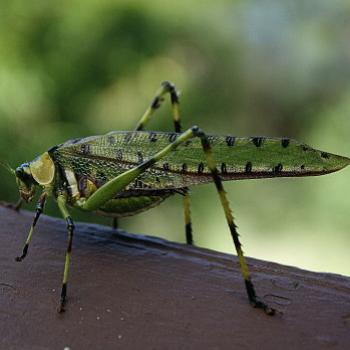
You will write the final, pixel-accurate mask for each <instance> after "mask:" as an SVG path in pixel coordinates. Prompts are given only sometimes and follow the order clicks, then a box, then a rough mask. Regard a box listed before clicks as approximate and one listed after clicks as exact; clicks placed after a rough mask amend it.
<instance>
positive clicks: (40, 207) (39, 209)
mask: <svg viewBox="0 0 350 350" xmlns="http://www.w3.org/2000/svg"><path fill="white" fill-rule="evenodd" d="M46 198H47V193H46V192H44V193H42V194H41V196H40V198H39V200H38V203H37V205H36V210H35V216H34V220H33V223H32V226H31V227H30V230H29V233H28V236H27V239H26V242H25V244H24V247H23V251H22V255H21V256H17V257H16V261H22V260H23V259H24V258H25V257H26V255H27V253H28V248H29V243H30V241H31V239H32V236H33V232H34V227H35V225H36V223H37V222H38V220H39V217H40V215H41V213H42V212H43V210H44V205H45V201H46ZM20 202H21V203H22V201H20ZM18 203H19V202H18ZM18 203H17V204H18ZM18 205H19V204H18ZM19 206H20V205H19ZM14 209H15V208H14ZM18 209H19V208H18ZM18 209H16V210H18Z"/></svg>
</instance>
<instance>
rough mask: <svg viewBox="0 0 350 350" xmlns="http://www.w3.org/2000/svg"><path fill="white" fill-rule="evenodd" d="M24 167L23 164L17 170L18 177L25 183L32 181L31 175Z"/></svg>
mask: <svg viewBox="0 0 350 350" xmlns="http://www.w3.org/2000/svg"><path fill="white" fill-rule="evenodd" d="M24 166H25V165H24V164H23V165H21V166H19V167H18V168H17V169H16V176H17V177H18V178H19V179H21V180H23V181H26V180H30V175H29V174H28V173H27V172H26V171H25V169H24Z"/></svg>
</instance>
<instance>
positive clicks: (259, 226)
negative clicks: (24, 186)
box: [0, 0, 350, 274]
mask: <svg viewBox="0 0 350 350" xmlns="http://www.w3.org/2000/svg"><path fill="white" fill-rule="evenodd" d="M349 32H350V3H349V2H348V1H346V0H337V1H332V2H330V1H326V0H317V1H316V0H310V1H307V2H304V1H301V0H298V1H293V2H280V1H277V0H270V1H267V0H266V1H258V0H251V1H238V0H237V1H229V0H218V1H215V2H213V1H208V0H205V1H201V2H198V1H194V0H187V1H177V2H174V1H161V0H157V1H145V0H144V1H141V0H139V1H136V0H119V1H112V0H100V1H98V0H85V1H58V0H52V1H42V0H36V1H31V2H24V1H21V0H11V1H9V0H7V1H6V0H5V1H1V4H0V158H1V159H6V160H8V161H9V162H10V163H11V164H12V165H13V166H15V165H17V164H20V163H22V162H24V161H26V160H31V159H33V158H34V157H35V156H36V155H38V154H40V153H42V152H43V151H44V150H46V149H48V148H49V147H51V146H52V145H54V144H57V143H60V142H62V141H65V140H67V139H69V138H74V137H80V136H86V135H91V134H100V133H105V132H108V131H110V130H113V129H114V130H129V129H132V128H133V126H134V125H135V123H136V122H137V120H138V118H139V117H140V115H141V114H142V112H143V111H144V109H145V108H146V106H147V104H148V103H149V101H150V99H151V97H152V96H153V93H154V91H155V90H156V89H157V87H158V85H159V83H160V82H161V81H163V80H165V79H167V80H172V81H174V82H175V83H176V84H177V85H178V87H179V89H180V90H181V91H182V92H183V94H182V96H181V98H182V100H181V107H182V114H183V124H184V126H185V127H188V126H190V125H193V124H198V125H200V126H201V127H202V128H203V129H204V130H207V131H209V132H211V133H218V134H227V133H231V134H232V133H233V134H237V135H266V136H289V137H292V138H296V139H298V140H300V141H303V142H307V143H309V144H311V145H312V146H315V147H316V148H320V149H323V150H326V151H330V152H334V153H340V154H343V155H348V156H349V155H350V139H349V137H348V133H349V126H350V119H349V112H350V79H349V78H350V65H349V59H350V41H349ZM169 116H170V113H169V106H168V104H166V105H165V107H164V108H163V109H162V111H160V113H159V115H158V116H157V117H156V118H155V119H154V120H153V121H152V123H151V125H150V128H152V129H155V130H170V129H171V127H172V125H171V119H170V117H169ZM1 174H2V175H1V180H2V181H1V183H0V194H1V199H3V200H7V201H15V200H16V198H17V191H16V186H15V183H14V181H13V178H12V177H11V176H10V175H9V174H8V173H6V172H5V171H4V170H1ZM349 179H350V170H344V171H343V172H341V173H339V174H334V175H330V176H327V177H321V178H308V179H279V180H259V181H258V180H256V181H255V180H254V181H245V182H244V181H240V182H235V183H228V184H227V189H228V192H229V196H230V198H231V199H232V203H233V208H234V213H235V214H236V217H237V221H238V225H239V229H240V232H241V233H242V241H243V243H244V245H245V247H246V252H247V254H248V255H250V256H255V257H260V258H263V259H268V260H275V261H280V262H284V263H289V264H293V265H297V266H300V267H305V268H309V269H315V270H323V271H334V272H340V273H346V274H350V260H349V255H348V252H347V247H348V246H349V243H350V235H349V227H350V220H349V216H348V209H349V207H350V202H349V199H348V193H349V191H350V186H349V183H350V181H349ZM192 208H193V209H192V212H193V216H194V229H195V234H196V235H195V238H196V242H197V244H198V245H201V246H207V247H211V248H214V249H219V250H224V251H228V252H232V251H233V249H232V244H231V241H230V237H229V233H228V230H227V229H226V226H225V222H224V216H223V214H222V210H221V208H220V207H219V205H218V201H217V198H216V197H215V191H214V189H213V188H212V187H211V186H207V185H206V186H202V187H199V188H198V189H194V191H193V201H192ZM48 213H49V214H51V215H57V214H58V213H57V211H56V210H55V206H54V205H53V204H51V205H49V208H48ZM74 217H76V218H78V219H80V220H90V221H98V220H100V221H101V220H102V219H96V220H95V218H93V217H92V216H91V215H84V214H80V213H78V212H76V211H74ZM181 217H182V211H181V198H174V199H172V200H169V201H168V202H167V203H165V204H164V205H162V206H160V207H158V208H156V209H153V210H152V211H150V212H146V213H144V214H141V215H139V216H135V217H132V218H128V219H125V220H123V221H122V222H121V225H122V227H123V228H126V229H128V230H130V231H134V232H143V233H149V234H158V235H160V236H163V237H166V238H170V239H173V240H179V241H183V233H182V230H183V228H182V222H181V220H180V219H181ZM103 222H106V220H104V221H103Z"/></svg>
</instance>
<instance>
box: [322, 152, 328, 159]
mask: <svg viewBox="0 0 350 350" xmlns="http://www.w3.org/2000/svg"><path fill="white" fill-rule="evenodd" d="M321 157H322V158H325V159H328V158H329V154H328V153H327V152H321Z"/></svg>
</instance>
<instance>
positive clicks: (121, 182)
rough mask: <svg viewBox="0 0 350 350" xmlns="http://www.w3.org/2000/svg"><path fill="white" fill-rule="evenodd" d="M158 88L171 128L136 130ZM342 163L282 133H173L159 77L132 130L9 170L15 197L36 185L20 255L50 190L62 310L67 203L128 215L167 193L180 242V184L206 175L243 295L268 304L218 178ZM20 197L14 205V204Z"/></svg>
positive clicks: (59, 149) (319, 169) (156, 103)
mask: <svg viewBox="0 0 350 350" xmlns="http://www.w3.org/2000/svg"><path fill="white" fill-rule="evenodd" d="M166 94H169V95H170V98H171V103H172V115H173V121H174V126H175V132H170V133H169V132H158V131H151V132H149V131H142V130H143V129H144V126H145V125H146V124H147V122H148V121H149V120H150V119H151V116H152V115H153V113H154V112H155V110H156V109H158V108H159V107H160V105H161V103H162V101H163V100H164V96H165V95H166ZM349 164H350V159H349V158H346V157H341V156H338V155H334V154H330V153H327V152H322V151H318V150H315V149H313V148H311V147H310V146H307V145H305V144H301V143H298V142H297V141H294V140H291V139H288V138H267V137H234V136H232V135H226V136H215V135H206V134H205V133H204V132H203V131H202V130H201V129H199V128H198V127H196V126H194V127H192V128H190V129H188V130H187V131H185V132H183V133H182V132H181V125H180V114H179V99H178V93H177V91H176V89H175V86H174V85H173V84H172V83H169V82H164V83H162V85H161V88H160V90H159V91H158V92H157V94H156V96H155V98H154V99H153V100H152V103H151V105H150V106H149V108H148V109H147V110H146V112H145V113H144V115H143V116H142V118H141V119H140V121H139V123H138V124H137V127H136V128H135V130H134V131H126V132H122V131H113V132H110V133H108V134H106V135H102V136H92V137H87V138H82V139H73V140H69V141H67V142H65V143H62V144H60V145H57V146H54V147H52V148H51V149H49V150H48V151H47V152H45V153H43V154H42V155H40V156H39V157H37V158H36V159H34V160H33V161H31V162H29V163H24V164H22V165H21V166H19V167H18V168H17V169H16V170H13V169H10V171H11V172H12V173H13V174H14V175H15V176H16V180H17V185H18V187H19V192H20V196H21V200H22V201H23V200H24V201H26V202H29V201H30V200H32V198H33V197H34V194H35V189H36V187H41V188H42V194H41V195H40V197H39V200H38V204H37V207H36V214H35V217H34V221H33V223H32V226H31V228H30V231H29V234H28V238H27V240H26V243H25V245H24V248H23V252H22V255H21V256H20V257H18V258H16V260H17V261H21V260H23V258H24V257H25V256H26V254H27V251H28V247H29V243H30V240H31V238H32V235H33V231H34V227H35V225H36V223H37V221H38V219H39V216H40V214H41V213H42V212H43V209H44V205H45V201H46V200H47V198H48V197H54V198H55V199H56V201H57V204H58V207H59V210H60V212H61V213H62V216H63V218H64V219H65V220H66V222H67V230H68V247H67V251H66V260H65V266H64V274H63V283H62V291H61V297H60V302H59V307H58V311H60V312H61V311H64V306H65V303H66V294H67V280H68V271H69V263H70V257H71V249H72V239H73V232H74V224H73V220H72V218H71V217H70V215H69V211H68V207H69V206H72V207H76V208H79V209H82V210H85V211H93V212H96V213H98V214H102V215H109V216H112V217H114V218H118V217H123V216H128V215H134V214H137V213H139V212H141V211H144V210H147V209H149V208H152V207H154V206H156V205H158V204H160V203H161V202H162V201H163V200H164V199H166V198H168V197H169V196H171V195H173V194H176V193H178V194H181V195H183V198H184V213H185V229H186V240H187V243H189V244H192V242H193V239H192V228H191V218H190V204H189V203H190V202H189V192H188V188H189V187H190V186H193V185H198V184H202V183H208V182H214V184H215V186H216V189H217V192H218V195H219V198H220V201H221V204H222V206H223V209H224V212H225V216H226V220H227V223H228V226H229V229H230V232H231V236H232V239H233V242H234V245H235V248H236V251H237V255H238V259H239V264H240V268H241V271H242V275H243V279H244V282H245V286H246V290H247V294H248V299H249V301H250V303H251V305H253V306H254V307H257V308H261V309H263V310H265V312H266V313H267V314H274V313H275V310H274V309H272V308H271V307H269V306H268V305H267V304H266V303H265V302H263V301H262V300H261V299H259V298H258V297H257V295H256V293H255V289H254V286H253V283H252V281H251V277H250V273H249V270H248V266H247V263H246V260H245V258H244V255H243V251H242V249H241V244H240V241H239V238H238V233H237V228H236V225H235V223H234V220H233V216H232V213H231V209H230V205H229V202H228V199H227V197H226V193H225V190H224V188H223V184H222V181H226V180H237V179H253V178H268V177H295V176H316V175H323V174H328V173H331V172H334V171H337V170H340V169H342V168H344V167H345V166H347V165H349ZM20 204H21V202H19V203H18V204H17V205H16V208H19V207H20Z"/></svg>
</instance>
